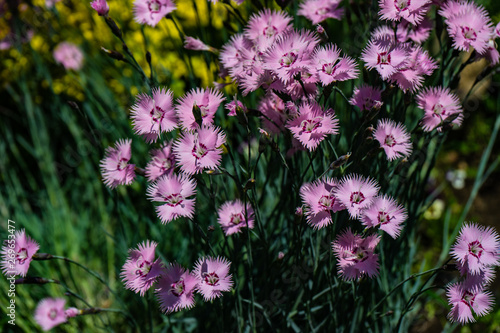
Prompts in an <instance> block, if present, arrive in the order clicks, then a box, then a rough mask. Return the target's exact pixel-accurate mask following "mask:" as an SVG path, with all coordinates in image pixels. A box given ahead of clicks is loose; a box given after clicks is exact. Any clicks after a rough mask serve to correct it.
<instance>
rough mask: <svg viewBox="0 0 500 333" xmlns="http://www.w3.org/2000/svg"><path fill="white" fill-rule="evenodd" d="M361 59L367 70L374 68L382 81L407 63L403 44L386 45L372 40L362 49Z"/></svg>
mask: <svg viewBox="0 0 500 333" xmlns="http://www.w3.org/2000/svg"><path fill="white" fill-rule="evenodd" d="M361 59H363V61H364V62H365V63H366V67H367V68H368V69H372V68H375V69H376V70H377V72H378V73H379V74H380V76H382V78H383V79H384V80H387V79H388V78H389V77H390V76H391V75H392V74H394V73H396V72H397V71H398V70H399V69H401V68H403V67H404V66H405V64H406V61H407V51H406V49H405V47H404V45H403V44H391V45H386V44H385V42H381V41H379V40H372V41H370V42H369V43H368V46H367V47H365V48H364V50H363V52H362V55H361Z"/></svg>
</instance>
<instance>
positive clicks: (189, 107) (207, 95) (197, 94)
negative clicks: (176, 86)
mask: <svg viewBox="0 0 500 333" xmlns="http://www.w3.org/2000/svg"><path fill="white" fill-rule="evenodd" d="M224 99H225V98H224V97H223V96H222V93H221V92H220V91H216V90H214V89H201V88H197V89H192V90H190V91H189V92H188V93H187V94H186V95H184V97H182V98H181V99H180V100H179V101H178V104H177V106H176V107H175V110H176V112H177V116H178V117H179V119H180V121H181V124H182V127H183V128H185V129H195V128H198V127H199V125H198V124H197V122H196V119H195V116H194V114H193V108H194V107H195V106H196V107H198V108H199V112H200V119H201V123H202V125H213V123H214V116H215V112H216V111H217V109H218V108H219V106H220V104H221V103H222V101H223V100H224Z"/></svg>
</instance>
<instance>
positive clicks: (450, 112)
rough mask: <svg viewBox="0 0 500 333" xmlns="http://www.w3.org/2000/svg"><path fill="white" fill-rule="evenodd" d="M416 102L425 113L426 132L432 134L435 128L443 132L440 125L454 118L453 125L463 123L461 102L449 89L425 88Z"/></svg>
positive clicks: (423, 122)
mask: <svg viewBox="0 0 500 333" xmlns="http://www.w3.org/2000/svg"><path fill="white" fill-rule="evenodd" d="M416 101H417V104H418V107H419V108H420V109H422V110H424V112H425V114H424V117H423V119H422V127H423V129H424V131H427V132H430V131H432V130H433V129H435V128H437V130H438V131H441V130H442V127H441V126H440V125H442V124H443V122H445V121H446V120H447V119H448V118H450V117H454V119H453V118H452V119H453V120H452V121H451V123H452V124H455V125H460V124H461V123H462V119H463V115H462V107H461V106H460V100H459V99H458V97H457V96H456V95H455V94H452V93H451V92H450V89H448V88H442V87H430V88H425V89H423V90H422V91H421V92H420V93H419V94H418V95H417V97H416Z"/></svg>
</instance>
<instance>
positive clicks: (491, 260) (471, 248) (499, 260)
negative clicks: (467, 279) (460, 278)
mask: <svg viewBox="0 0 500 333" xmlns="http://www.w3.org/2000/svg"><path fill="white" fill-rule="evenodd" d="M499 250H500V238H499V237H498V234H497V233H496V232H495V230H494V229H492V228H490V227H488V228H485V227H481V226H478V225H477V224H473V223H470V224H464V226H463V227H462V229H461V230H460V235H459V236H458V237H457V241H456V243H455V245H453V247H452V250H451V254H452V256H453V258H455V259H456V260H457V261H459V262H460V264H462V265H464V266H467V270H468V271H469V273H470V274H473V275H475V274H478V273H480V271H481V270H482V269H484V268H485V267H489V266H498V265H499V264H500V255H499V254H500V253H499Z"/></svg>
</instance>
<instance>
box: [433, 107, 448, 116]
mask: <svg viewBox="0 0 500 333" xmlns="http://www.w3.org/2000/svg"><path fill="white" fill-rule="evenodd" d="M445 111H446V110H445V108H444V106H443V105H442V104H436V105H434V106H433V107H432V112H434V115H436V116H443V115H444V113H445Z"/></svg>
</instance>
